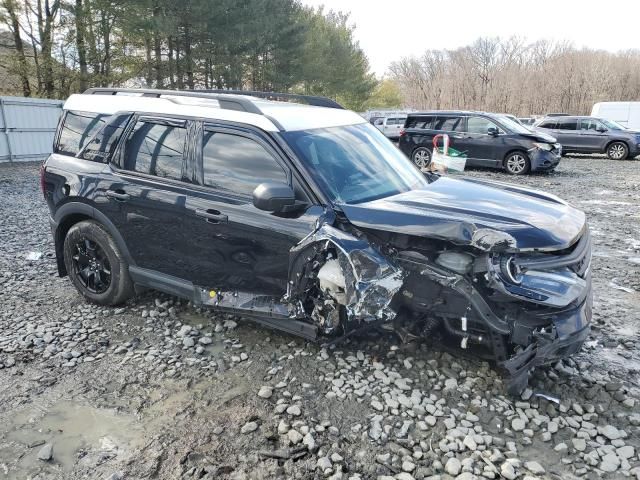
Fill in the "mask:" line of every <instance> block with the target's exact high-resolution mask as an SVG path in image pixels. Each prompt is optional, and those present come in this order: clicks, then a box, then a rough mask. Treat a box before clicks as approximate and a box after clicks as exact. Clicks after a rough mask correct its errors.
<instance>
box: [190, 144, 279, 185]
mask: <svg viewBox="0 0 640 480" xmlns="http://www.w3.org/2000/svg"><path fill="white" fill-rule="evenodd" d="M202 147H203V151H202V169H203V183H204V185H206V186H207V187H212V188H215V189H217V190H225V191H227V192H230V193H235V194H239V195H248V196H250V195H251V194H252V193H253V191H254V190H255V188H256V187H257V186H258V185H260V184H261V183H263V182H281V183H288V176H287V174H286V173H285V171H284V170H283V169H282V167H281V166H280V165H279V164H278V162H277V161H276V159H275V158H274V157H273V156H272V155H271V154H270V153H269V152H268V151H267V150H266V149H265V148H264V147H263V146H262V145H260V144H259V143H258V142H256V141H254V140H251V139H250V138H246V137H241V136H239V135H232V134H228V133H220V132H211V131H205V132H204V138H203V145H202Z"/></svg>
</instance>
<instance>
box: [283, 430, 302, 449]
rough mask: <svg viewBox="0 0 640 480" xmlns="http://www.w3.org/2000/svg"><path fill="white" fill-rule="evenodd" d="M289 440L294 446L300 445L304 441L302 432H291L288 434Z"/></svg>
mask: <svg viewBox="0 0 640 480" xmlns="http://www.w3.org/2000/svg"><path fill="white" fill-rule="evenodd" d="M287 438H288V439H289V441H290V442H291V443H292V444H294V445H297V444H298V443H300V442H301V441H302V439H303V438H304V437H303V436H302V434H301V433H300V432H298V431H297V430H293V429H291V430H289V431H288V432H287Z"/></svg>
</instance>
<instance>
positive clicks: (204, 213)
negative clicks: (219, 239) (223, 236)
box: [196, 208, 229, 223]
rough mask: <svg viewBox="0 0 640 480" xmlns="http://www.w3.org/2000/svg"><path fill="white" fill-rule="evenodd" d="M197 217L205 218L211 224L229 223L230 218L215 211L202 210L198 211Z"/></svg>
mask: <svg viewBox="0 0 640 480" xmlns="http://www.w3.org/2000/svg"><path fill="white" fill-rule="evenodd" d="M196 216H197V217H202V218H204V219H205V220H206V221H207V222H209V223H227V222H228V221H229V217H227V216H226V215H223V214H222V213H220V212H219V211H218V210H213V209H208V210H202V209H200V208H199V209H197V210H196Z"/></svg>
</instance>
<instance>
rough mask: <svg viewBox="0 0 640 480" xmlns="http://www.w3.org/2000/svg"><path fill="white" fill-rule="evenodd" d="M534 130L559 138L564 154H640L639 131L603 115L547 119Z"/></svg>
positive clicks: (619, 157)
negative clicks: (607, 118)
mask: <svg viewBox="0 0 640 480" xmlns="http://www.w3.org/2000/svg"><path fill="white" fill-rule="evenodd" d="M535 129H536V130H537V131H539V132H544V133H548V134H550V135H553V136H554V137H556V138H557V139H558V142H560V144H561V145H562V150H563V152H565V153H606V154H607V156H608V157H609V158H610V159H612V160H625V159H626V158H633V157H635V156H637V155H640V132H636V131H633V130H628V129H626V128H624V127H623V126H622V125H620V124H618V123H616V122H612V121H611V120H605V119H604V118H595V117H561V118H555V117H553V118H544V119H542V120H541V121H540V122H539V123H537V124H536V125H535Z"/></svg>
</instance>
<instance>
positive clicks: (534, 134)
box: [520, 129, 558, 143]
mask: <svg viewBox="0 0 640 480" xmlns="http://www.w3.org/2000/svg"><path fill="white" fill-rule="evenodd" d="M520 135H522V136H523V137H527V138H530V139H531V140H533V141H534V142H545V143H556V142H557V141H558V140H557V139H556V137H553V136H551V135H549V134H548V133H546V132H543V131H542V130H537V129H534V130H531V133H530V134H528V133H521V134H520Z"/></svg>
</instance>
